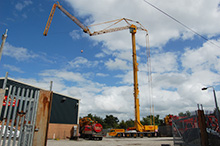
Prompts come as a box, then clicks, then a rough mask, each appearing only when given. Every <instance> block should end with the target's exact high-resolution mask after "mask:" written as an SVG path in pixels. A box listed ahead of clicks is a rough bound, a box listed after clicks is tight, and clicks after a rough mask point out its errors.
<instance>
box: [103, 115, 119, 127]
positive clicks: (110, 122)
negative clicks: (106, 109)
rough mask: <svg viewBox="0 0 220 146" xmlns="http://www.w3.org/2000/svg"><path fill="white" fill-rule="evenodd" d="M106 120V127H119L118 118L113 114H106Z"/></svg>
mask: <svg viewBox="0 0 220 146" xmlns="http://www.w3.org/2000/svg"><path fill="white" fill-rule="evenodd" d="M104 122H105V124H106V128H116V127H118V122H119V120H118V118H117V117H114V116H113V115H106V117H105V119H104Z"/></svg>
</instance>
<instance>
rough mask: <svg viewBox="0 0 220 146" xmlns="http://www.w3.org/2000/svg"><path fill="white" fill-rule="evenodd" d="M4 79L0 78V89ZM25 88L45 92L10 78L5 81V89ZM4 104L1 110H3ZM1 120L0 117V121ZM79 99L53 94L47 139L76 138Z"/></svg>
mask: <svg viewBox="0 0 220 146" xmlns="http://www.w3.org/2000/svg"><path fill="white" fill-rule="evenodd" d="M4 80H5V78H0V88H3V84H4ZM10 85H12V86H16V87H17V88H25V89H29V90H34V91H36V90H45V89H41V88H39V87H35V86H33V85H30V84H26V83H23V82H20V81H17V80H14V79H12V78H8V79H7V83H6V88H9V86H10ZM4 106H5V105H4V104H3V108H2V109H4ZM2 118H3V115H1V117H0V119H2ZM78 121H79V99H77V98H73V97H70V96H66V95H62V94H59V93H56V92H53V98H52V107H51V115H50V122H49V130H48V134H47V138H48V139H65V138H71V137H72V135H75V136H78Z"/></svg>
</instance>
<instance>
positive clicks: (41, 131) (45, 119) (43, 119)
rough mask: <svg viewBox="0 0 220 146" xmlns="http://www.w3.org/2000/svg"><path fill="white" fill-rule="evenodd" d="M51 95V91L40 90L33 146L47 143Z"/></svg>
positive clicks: (43, 145) (44, 145)
mask: <svg viewBox="0 0 220 146" xmlns="http://www.w3.org/2000/svg"><path fill="white" fill-rule="evenodd" d="M52 96H53V92H51V91H45V90H40V95H39V103H38V108H37V115H36V124H35V132H34V138H33V146H46V145H47V132H48V127H49V122H50V113H51V106H52Z"/></svg>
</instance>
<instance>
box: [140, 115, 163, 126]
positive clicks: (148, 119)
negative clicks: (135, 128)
mask: <svg viewBox="0 0 220 146" xmlns="http://www.w3.org/2000/svg"><path fill="white" fill-rule="evenodd" d="M154 121H155V125H161V124H162V122H163V120H161V119H160V115H156V116H153V115H149V116H146V117H143V119H142V120H141V124H142V125H151V124H152V125H153V124H154Z"/></svg>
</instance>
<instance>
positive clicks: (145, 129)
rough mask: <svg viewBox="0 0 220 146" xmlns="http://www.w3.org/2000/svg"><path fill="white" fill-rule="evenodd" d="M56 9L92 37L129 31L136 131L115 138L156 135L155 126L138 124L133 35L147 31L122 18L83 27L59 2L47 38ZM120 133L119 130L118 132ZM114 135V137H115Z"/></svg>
mask: <svg viewBox="0 0 220 146" xmlns="http://www.w3.org/2000/svg"><path fill="white" fill-rule="evenodd" d="M56 7H57V8H59V9H60V10H61V11H62V12H63V13H64V14H65V15H67V16H68V17H69V18H70V19H71V20H72V21H74V22H75V23H76V24H77V25H78V26H79V27H80V28H81V29H82V30H83V32H85V33H88V34H89V35H90V36H94V35H100V34H105V33H110V32H115V31H121V30H126V29H129V30H130V33H131V38H132V56H133V75H134V106H135V120H134V122H135V123H134V127H131V128H130V129H131V130H132V129H133V130H136V131H137V133H135V132H133V133H128V134H127V133H126V132H117V133H116V135H117V136H127V137H131V136H132V135H133V137H136V136H140V137H143V136H144V135H147V136H150V135H156V134H157V132H158V127H157V126H155V125H144V126H143V125H142V124H141V122H140V109H139V97H138V95H139V89H138V74H137V72H138V63H137V55H136V42H135V34H136V32H137V30H141V31H145V32H146V35H148V31H147V29H145V28H144V27H143V26H142V25H141V23H139V22H138V21H133V20H131V19H127V18H122V19H116V20H112V21H107V22H103V23H99V24H93V25H90V26H84V25H83V24H82V23H81V22H80V21H79V20H78V19H77V18H76V17H74V16H72V15H71V14H70V13H69V12H67V11H66V10H65V9H64V8H63V7H62V6H61V5H60V4H59V2H57V3H55V4H54V5H53V7H52V10H51V12H50V15H49V18H48V21H47V24H46V27H45V30H44V33H43V35H44V36H47V33H48V30H49V28H50V24H51V22H52V19H53V16H54V12H55V10H56ZM122 21H123V22H125V24H126V25H125V26H120V27H113V26H115V25H116V24H119V23H120V22H122ZM103 24H105V25H106V24H110V25H109V26H107V27H106V28H104V29H102V30H99V31H94V32H91V31H90V29H89V27H92V26H97V25H103ZM118 131H120V130H118ZM116 135H115V136H116Z"/></svg>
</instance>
